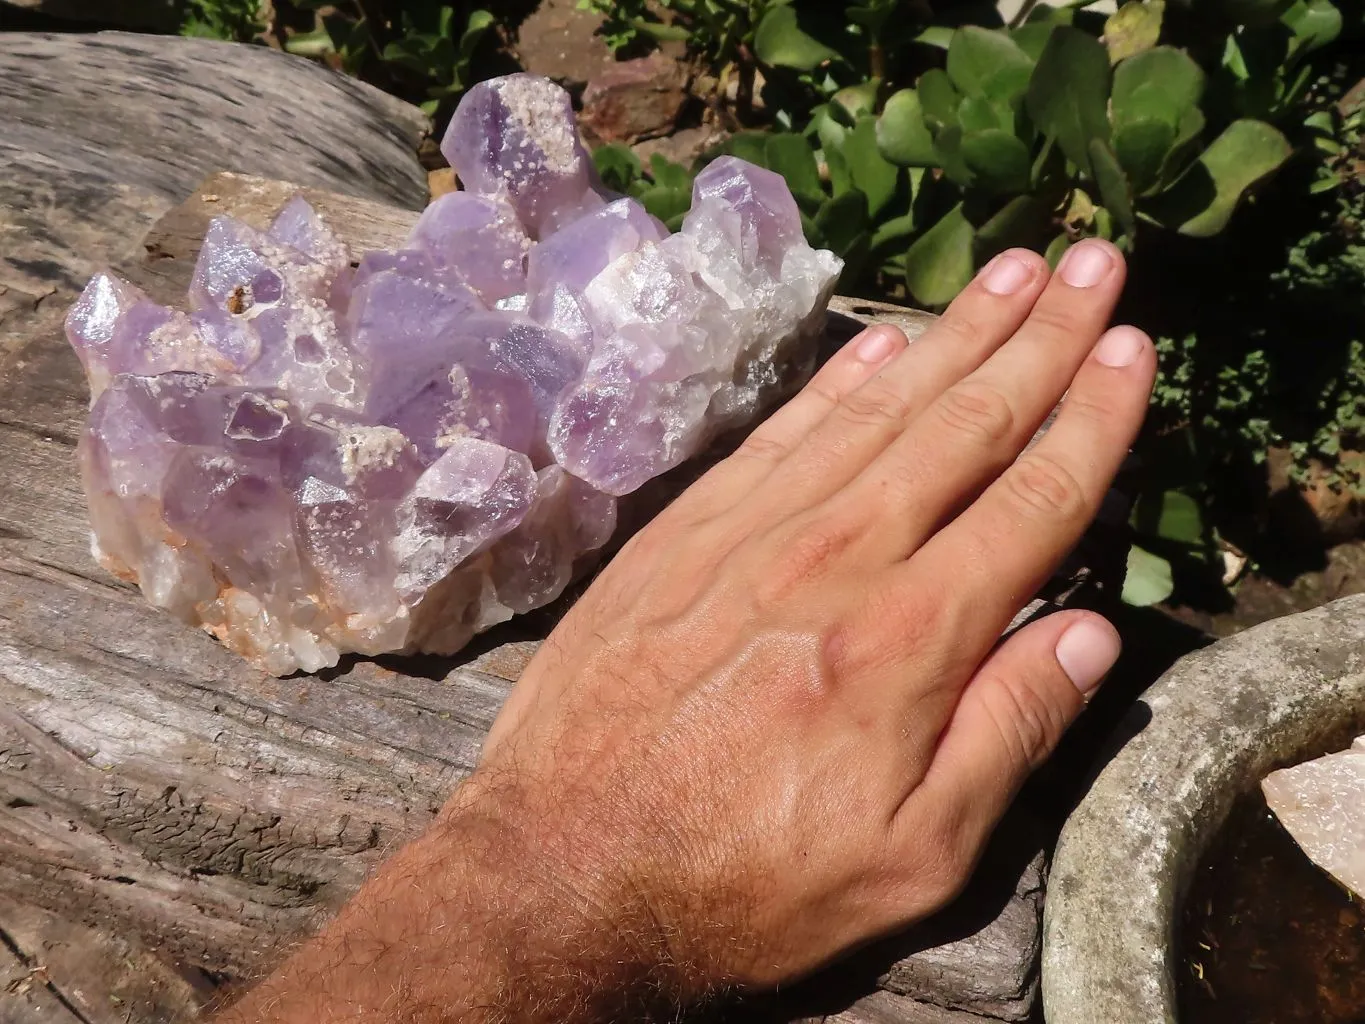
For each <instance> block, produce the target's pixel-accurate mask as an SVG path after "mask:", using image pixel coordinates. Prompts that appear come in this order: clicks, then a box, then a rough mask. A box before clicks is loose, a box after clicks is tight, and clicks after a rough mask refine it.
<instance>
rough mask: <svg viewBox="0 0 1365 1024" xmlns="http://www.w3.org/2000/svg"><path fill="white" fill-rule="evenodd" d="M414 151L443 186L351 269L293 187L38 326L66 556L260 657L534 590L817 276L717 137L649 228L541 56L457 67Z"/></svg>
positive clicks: (693, 419) (459, 633)
mask: <svg viewBox="0 0 1365 1024" xmlns="http://www.w3.org/2000/svg"><path fill="white" fill-rule="evenodd" d="M442 148H443V151H444V153H445V154H446V156H447V157H448V158H449V160H450V162H451V164H452V166H453V167H454V168H455V170H456V173H457V174H458V175H459V178H460V181H461V183H462V184H463V187H464V189H465V191H462V192H457V193H454V194H452V195H447V196H443V197H442V198H440V199H438V200H437V201H436V202H434V203H433V204H432V205H431V206H430V207H428V209H427V210H426V212H425V213H424V214H423V215H422V217H421V219H420V220H419V221H418V222H417V225H416V227H415V228H414V229H413V231H412V234H411V237H410V238H409V239H408V241H407V244H406V246H405V247H404V248H402V249H400V250H398V251H396V252H371V253H367V254H365V255H364V256H363V257H362V258H361V259H360V260H359V263H358V265H354V266H353V264H352V261H351V256H350V253H349V252H348V251H347V249H346V247H345V245H343V244H342V243H341V242H340V241H339V240H338V238H337V236H336V235H335V234H333V233H332V231H330V230H329V229H328V227H327V226H326V225H325V224H324V223H323V222H322V221H321V220H320V218H319V217H318V215H317V214H316V213H315V211H314V210H313V209H312V208H311V207H310V206H309V205H308V204H307V203H306V202H305V201H304V200H303V199H302V198H295V199H294V200H292V201H291V202H290V203H288V204H287V205H286V206H285V207H284V209H283V210H281V211H280V213H279V214H278V216H277V217H276V218H275V220H274V222H273V223H272V224H271V225H270V226H269V229H268V230H266V231H257V230H255V229H253V228H251V227H249V226H248V225H246V224H244V223H241V222H239V221H236V220H233V219H232V218H229V217H220V218H218V219H216V220H214V221H213V222H212V224H211V225H210V227H209V229H208V233H207V236H206V237H205V240H204V245H203V249H202V250H201V252H200V255H199V260H198V264H197V265H196V268H195V272H194V278H193V280H192V282H191V284H190V289H189V303H188V305H189V311H188V312H182V311H180V310H176V309H169V308H166V307H163V306H160V305H157V304H155V303H153V302H151V301H150V300H149V299H148V298H147V297H146V296H144V295H143V294H141V293H140V292H139V291H138V290H137V289H136V288H134V287H132V286H131V285H129V284H127V283H125V282H123V281H121V280H119V279H118V278H116V277H113V276H111V275H109V274H106V273H102V274H99V275H97V276H96V277H95V278H94V279H93V280H92V281H91V282H90V284H89V286H88V287H87V288H86V290H85V292H84V294H83V295H82V296H81V298H80V300H79V301H78V302H77V303H76V305H75V306H74V307H73V309H72V310H71V313H70V315H69V317H68V320H67V335H68V337H69V339H70V341H71V344H72V345H73V346H74V347H75V349H76V351H77V353H78V354H79V355H80V358H81V361H82V362H83V364H84V366H85V370H86V373H87V375H88V377H89V380H90V390H91V396H92V408H91V411H90V418H89V424H88V426H87V429H86V431H85V433H84V435H83V437H82V440H81V445H80V459H81V466H82V471H83V474H84V480H85V487H86V492H87V496H88V500H89V504H90V513H91V520H92V522H93V525H94V537H95V540H94V549H95V554H96V556H97V557H98V558H99V560H100V561H101V562H102V563H103V564H104V565H105V566H106V567H107V568H109V569H110V570H111V571H113V572H115V573H117V574H118V575H120V576H122V577H124V578H126V579H129V580H134V581H136V582H137V583H138V584H139V585H140V586H141V588H142V591H143V593H144V594H146V596H147V597H148V599H149V600H150V601H151V602H152V603H153V604H155V605H157V606H158V607H161V608H165V609H168V610H170V611H171V612H173V613H175V614H177V615H179V616H181V617H183V618H185V619H186V620H188V621H191V622H195V623H199V624H201V625H202V626H204V627H205V628H206V629H208V630H209V631H210V632H212V633H213V634H214V635H216V636H217V637H219V638H220V639H221V640H222V641H223V642H224V643H225V644H226V645H227V646H229V647H230V648H232V649H233V650H235V651H237V652H238V653H240V654H242V655H243V656H245V657H247V658H249V659H251V660H252V661H253V662H255V663H256V664H258V665H260V666H261V667H262V668H264V669H266V670H267V671H270V672H273V673H277V674H285V673H289V672H293V671H296V670H299V669H302V670H305V671H313V670H317V669H319V668H322V667H324V666H328V665H332V664H335V663H336V662H337V660H338V658H339V657H340V655H341V654H342V653H343V652H347V651H357V652H361V653H365V654H377V653H382V652H387V651H433V652H451V651H454V650H456V649H458V648H459V647H460V646H462V645H463V644H464V643H466V642H467V641H468V640H469V638H470V637H471V636H473V635H474V634H475V633H476V632H478V631H480V630H483V629H486V628H488V627H490V626H492V625H494V624H496V623H498V622H502V621H504V620H506V619H507V618H509V617H511V616H512V615H513V614H515V613H517V612H524V611H528V610H530V609H532V608H535V607H537V606H540V605H543V604H545V603H547V602H549V601H551V600H553V599H554V598H555V597H557V596H558V595H559V594H560V593H561V592H562V591H563V590H564V588H565V586H566V585H567V584H568V582H569V580H570V579H571V577H572V575H573V572H574V569H575V565H576V564H577V565H580V566H581V564H582V562H583V559H584V557H585V556H587V555H589V554H590V553H591V552H593V551H595V550H597V549H598V548H600V547H601V546H602V545H603V544H605V543H606V541H607V539H608V537H609V536H610V535H611V532H612V530H613V527H614V525H615V518H616V501H617V498H618V497H620V496H622V495H626V494H629V493H631V492H632V491H634V490H636V489H637V488H638V487H640V485H641V484H643V483H645V482H646V481H647V480H649V479H650V478H652V477H654V476H657V475H658V474H660V473H662V472H664V471H665V470H667V469H669V468H671V467H673V466H676V465H677V464H678V463H680V462H681V461H683V460H684V459H686V458H688V457H689V456H690V455H692V454H693V453H695V452H696V451H697V450H698V448H699V447H700V446H701V445H702V444H703V443H705V441H706V440H707V438H708V437H709V436H711V435H712V434H713V433H714V432H716V431H717V430H720V429H725V428H728V427H732V426H738V425H741V424H743V423H744V422H746V421H748V420H750V419H752V418H753V417H754V415H755V414H756V413H757V412H758V410H759V409H760V407H761V406H762V405H763V404H764V403H765V402H767V401H770V400H771V399H773V398H774V397H776V394H777V392H778V390H779V387H780V385H781V384H782V381H783V373H782V371H783V367H784V366H785V365H788V364H790V362H791V361H792V360H793V359H799V358H808V357H809V354H810V350H811V347H812V346H811V345H810V344H809V342H810V341H811V339H813V338H814V336H815V335H816V334H817V332H818V329H819V326H820V324H821V322H822V319H823V313H824V308H825V304H826V302H827V301H828V298H829V295H830V292H831V290H832V288H833V285H834V282H835V280H836V278H837V276H838V273H839V269H840V267H839V262H838V260H837V259H836V258H835V257H834V256H832V255H831V254H830V253H828V252H820V251H816V250H813V249H811V248H810V246H808V245H807V244H806V241H805V239H804V237H803V235H802V230H801V218H800V214H799V212H798V210H797V207H796V204H795V202H794V201H793V199H792V197H791V194H790V193H789V192H788V190H787V187H786V185H785V183H784V182H783V181H782V179H781V178H780V177H778V176H776V175H774V174H771V173H769V172H768V171H765V170H761V169H759V168H757V167H753V166H751V165H749V164H746V163H743V162H742V161H739V160H735V159H729V158H726V159H721V160H718V161H716V162H714V163H712V164H711V165H710V166H709V167H708V168H707V169H706V170H705V171H704V172H703V173H702V174H701V175H700V176H699V177H698V178H697V182H696V189H695V192H694V195H693V203H692V209H691V212H690V213H689V214H688V215H687V217H686V220H685V222H684V224H683V226H682V229H681V230H680V231H679V232H678V233H676V234H669V232H668V231H667V229H666V228H665V227H664V226H663V225H662V224H660V223H659V222H658V221H657V220H655V219H654V218H653V217H651V216H650V215H649V214H648V213H647V212H646V211H645V210H644V209H643V208H642V207H641V206H640V205H639V204H637V203H636V202H635V201H633V200H631V199H628V198H622V197H617V196H614V195H611V194H609V193H608V192H606V191H605V190H604V189H603V188H602V186H601V184H600V182H599V181H598V180H597V178H596V176H595V174H594V172H593V168H592V163H591V160H590V158H589V157H588V156H587V154H586V153H585V151H584V150H583V148H582V146H581V144H580V143H579V140H578V136H577V133H576V131H575V127H574V121H573V112H572V108H571V106H570V102H569V98H568V96H567V94H565V93H564V92H563V91H562V90H561V89H559V88H558V87H557V86H555V85H553V84H551V83H550V82H548V81H546V80H544V79H540V78H536V77H533V76H529V75H513V76H511V77H507V78H503V79H499V80H496V81H493V82H487V83H485V84H483V85H480V86H478V87H476V88H475V89H473V90H471V91H470V93H469V94H468V95H467V96H466V98H465V100H464V102H463V103H462V104H461V106H460V108H459V111H458V112H457V113H456V115H455V118H454V120H453V121H452V122H451V125H450V130H449V132H448V133H447V135H446V137H445V140H444V144H443V147H442Z"/></svg>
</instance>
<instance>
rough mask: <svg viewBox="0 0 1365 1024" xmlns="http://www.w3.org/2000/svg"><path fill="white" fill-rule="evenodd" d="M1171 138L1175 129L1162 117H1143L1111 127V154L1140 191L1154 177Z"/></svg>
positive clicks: (1148, 186) (1134, 188)
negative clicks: (1161, 118)
mask: <svg viewBox="0 0 1365 1024" xmlns="http://www.w3.org/2000/svg"><path fill="white" fill-rule="evenodd" d="M1174 141H1175V129H1174V128H1172V127H1171V126H1170V125H1168V124H1167V123H1166V122H1165V121H1158V120H1157V119H1155V118H1150V117H1145V118H1141V119H1139V120H1137V121H1126V122H1124V123H1123V124H1121V125H1118V126H1116V127H1115V128H1114V154H1115V155H1116V156H1117V157H1118V161H1119V165H1120V166H1121V167H1122V168H1123V169H1124V171H1125V172H1126V173H1127V175H1128V180H1129V181H1130V182H1132V184H1133V192H1134V193H1136V194H1137V195H1141V194H1142V193H1143V192H1145V191H1146V190H1147V189H1148V188H1150V187H1151V186H1152V185H1154V184H1155V183H1156V181H1157V176H1158V175H1159V174H1160V172H1161V163H1162V161H1163V160H1165V159H1166V154H1167V153H1168V152H1170V149H1171V144H1172V143H1173V142H1174Z"/></svg>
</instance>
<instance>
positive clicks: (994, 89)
mask: <svg viewBox="0 0 1365 1024" xmlns="http://www.w3.org/2000/svg"><path fill="white" fill-rule="evenodd" d="M1032 69H1033V61H1032V60H1030V59H1029V56H1028V54H1026V53H1025V52H1024V51H1023V50H1021V49H1020V48H1019V44H1018V43H1016V42H1015V41H1014V40H1013V39H1011V38H1010V37H1009V36H1008V35H1007V34H1006V33H1004V32H1000V31H995V30H992V29H986V28H980V27H978V26H975V25H968V26H967V27H965V28H960V29H958V30H957V32H955V33H954V34H953V41H952V43H950V44H949V46H948V77H949V78H950V79H952V82H953V85H955V86H956V87H957V88H958V91H960V92H962V93H965V94H966V95H968V96H979V97H988V96H997V95H1000V93H1001V91H1002V90H1007V89H1008V88H1009V87H1010V83H1017V84H1018V85H1019V86H1020V87H1022V83H1024V82H1026V81H1027V80H1028V76H1029V72H1030V71H1032Z"/></svg>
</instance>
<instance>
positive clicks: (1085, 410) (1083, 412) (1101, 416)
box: [1063, 390, 1114, 423]
mask: <svg viewBox="0 0 1365 1024" xmlns="http://www.w3.org/2000/svg"><path fill="white" fill-rule="evenodd" d="M1063 408H1064V409H1065V410H1066V413H1067V415H1069V416H1076V417H1079V418H1081V419H1083V420H1085V421H1086V422H1087V423H1108V422H1109V421H1110V420H1112V419H1113V418H1114V406H1113V405H1112V404H1110V403H1106V402H1103V401H1101V400H1100V398H1099V397H1098V396H1096V395H1088V394H1083V393H1081V392H1079V391H1074V390H1073V391H1072V392H1071V394H1069V395H1067V396H1066V402H1065V404H1064V406H1063Z"/></svg>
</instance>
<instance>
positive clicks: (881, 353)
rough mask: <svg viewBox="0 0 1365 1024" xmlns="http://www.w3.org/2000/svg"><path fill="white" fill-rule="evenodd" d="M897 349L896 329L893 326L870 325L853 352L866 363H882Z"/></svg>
mask: <svg viewBox="0 0 1365 1024" xmlns="http://www.w3.org/2000/svg"><path fill="white" fill-rule="evenodd" d="M894 351H896V330H895V328H893V327H869V328H868V329H867V330H866V331H864V332H863V336H862V339H861V340H860V341H859V342H858V343H857V347H856V348H854V350H853V354H854V355H856V356H857V357H858V358H859V359H861V360H862V361H863V362H865V363H880V362H884V361H885V360H886V359H888V358H889V357H890V355H891V353H892V352H894Z"/></svg>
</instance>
